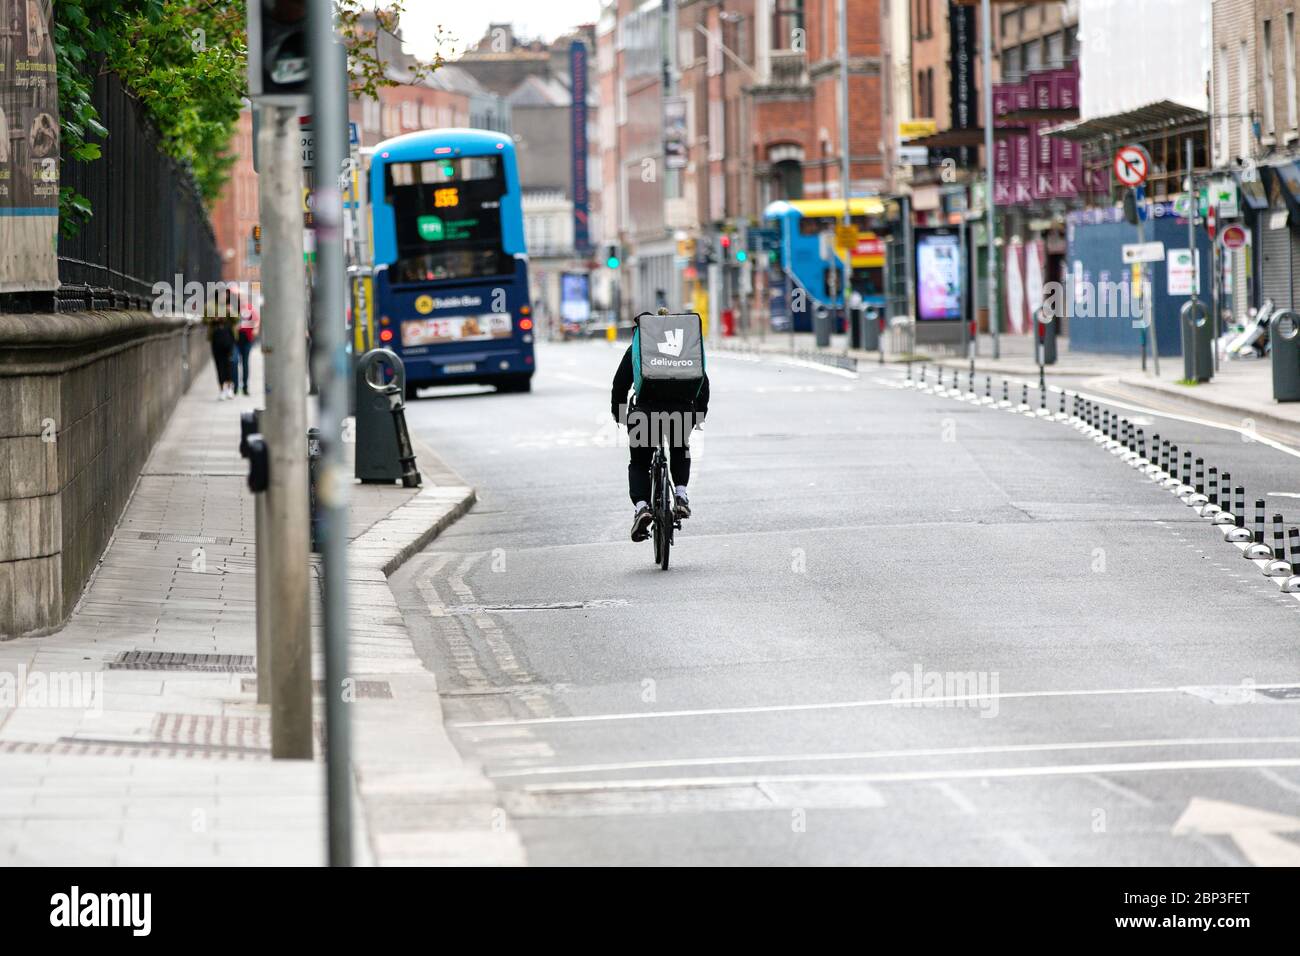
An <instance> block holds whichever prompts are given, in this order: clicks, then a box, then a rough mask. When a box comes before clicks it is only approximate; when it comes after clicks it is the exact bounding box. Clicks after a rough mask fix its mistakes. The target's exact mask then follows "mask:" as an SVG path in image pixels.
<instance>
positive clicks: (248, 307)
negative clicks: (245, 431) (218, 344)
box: [235, 297, 261, 395]
mask: <svg viewBox="0 0 1300 956" xmlns="http://www.w3.org/2000/svg"><path fill="white" fill-rule="evenodd" d="M260 325H261V317H260V316H259V315H258V313H257V305H256V304H255V303H254V302H253V300H252V299H251V298H244V297H241V298H240V300H239V330H238V332H237V333H236V335H235V363H236V365H237V366H238V368H237V372H236V383H235V384H236V386H237V387H238V388H239V390H240V391H241V392H243V393H244V394H245V395H247V394H248V378H249V365H248V361H249V355H250V354H251V353H252V351H253V342H255V341H256V340H257V334H258V332H259V326H260Z"/></svg>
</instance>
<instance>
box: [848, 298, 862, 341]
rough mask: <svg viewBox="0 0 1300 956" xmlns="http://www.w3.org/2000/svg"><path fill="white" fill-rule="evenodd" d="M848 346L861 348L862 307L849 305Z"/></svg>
mask: <svg viewBox="0 0 1300 956" xmlns="http://www.w3.org/2000/svg"><path fill="white" fill-rule="evenodd" d="M849 348H851V349H860V348H862V307H861V306H859V305H852V306H849Z"/></svg>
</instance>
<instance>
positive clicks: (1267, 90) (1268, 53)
mask: <svg viewBox="0 0 1300 956" xmlns="http://www.w3.org/2000/svg"><path fill="white" fill-rule="evenodd" d="M1260 66H1261V67H1262V69H1263V71H1264V82H1263V83H1262V84H1261V85H1260V92H1261V93H1263V94H1264V102H1263V104H1262V105H1263V108H1264V110H1263V112H1264V130H1265V132H1267V133H1268V134H1269V135H1270V136H1271V135H1272V134H1273V131H1274V129H1276V118H1275V117H1274V116H1273V21H1272V20H1265V21H1264V49H1262V50H1261V51H1260Z"/></svg>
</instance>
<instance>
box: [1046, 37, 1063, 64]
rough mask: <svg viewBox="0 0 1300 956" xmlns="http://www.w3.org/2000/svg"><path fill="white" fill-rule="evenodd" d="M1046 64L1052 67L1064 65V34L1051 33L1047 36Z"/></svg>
mask: <svg viewBox="0 0 1300 956" xmlns="http://www.w3.org/2000/svg"><path fill="white" fill-rule="evenodd" d="M1047 64H1048V66H1050V67H1052V68H1053V69H1059V68H1060V67H1063V66H1065V34H1064V33H1053V34H1052V35H1051V36H1049V37H1048V38H1047Z"/></svg>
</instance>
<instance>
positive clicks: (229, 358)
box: [207, 315, 235, 402]
mask: <svg viewBox="0 0 1300 956" xmlns="http://www.w3.org/2000/svg"><path fill="white" fill-rule="evenodd" d="M207 322H208V326H209V331H208V339H209V341H210V342H211V343H212V365H213V368H215V369H216V372H217V387H218V389H219V392H218V394H217V401H219V402H224V401H226V400H227V399H231V398H234V397H235V367H234V366H235V323H234V321H232V320H231V319H230V318H228V317H227V316H224V315H214V316H211V317H210V318H209V319H208V320H207Z"/></svg>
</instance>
